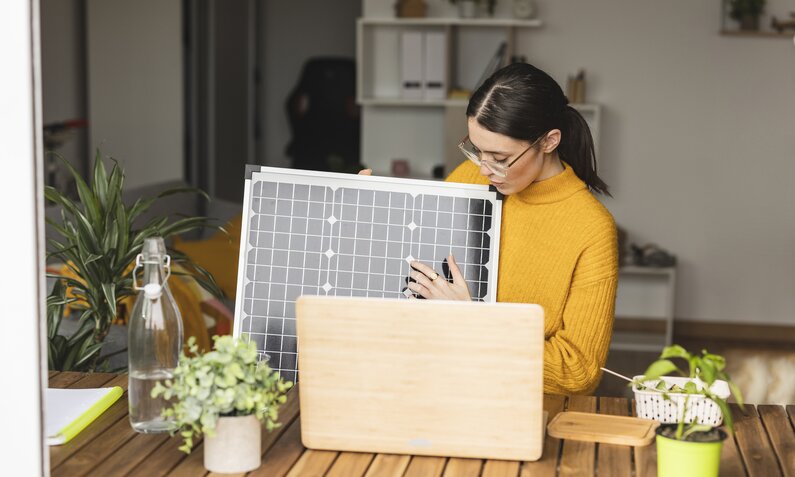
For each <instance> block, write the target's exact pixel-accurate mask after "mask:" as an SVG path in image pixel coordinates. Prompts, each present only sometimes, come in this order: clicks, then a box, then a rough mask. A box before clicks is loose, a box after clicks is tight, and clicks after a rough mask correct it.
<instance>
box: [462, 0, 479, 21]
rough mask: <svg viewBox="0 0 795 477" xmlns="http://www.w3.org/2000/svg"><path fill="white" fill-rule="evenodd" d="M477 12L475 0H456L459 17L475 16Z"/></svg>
mask: <svg viewBox="0 0 795 477" xmlns="http://www.w3.org/2000/svg"><path fill="white" fill-rule="evenodd" d="M477 14H478V4H477V2H476V1H475V0H458V15H459V16H460V17H461V18H475V17H476V16H477Z"/></svg>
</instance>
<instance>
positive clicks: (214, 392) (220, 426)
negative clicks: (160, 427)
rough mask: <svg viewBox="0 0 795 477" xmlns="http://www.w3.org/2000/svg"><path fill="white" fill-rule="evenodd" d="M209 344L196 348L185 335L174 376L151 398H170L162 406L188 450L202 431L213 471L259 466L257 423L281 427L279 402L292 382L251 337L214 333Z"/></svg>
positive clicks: (206, 460)
mask: <svg viewBox="0 0 795 477" xmlns="http://www.w3.org/2000/svg"><path fill="white" fill-rule="evenodd" d="M213 340H214V346H213V350H212V351H209V352H207V353H204V354H198V351H199V350H198V347H197V346H196V344H195V342H193V340H191V341H189V352H188V353H187V354H186V353H184V352H183V354H182V356H181V357H180V360H179V364H178V365H177V368H176V369H175V370H174V374H173V378H172V379H169V380H166V381H164V382H160V383H157V384H156V385H155V387H154V389H152V399H165V400H167V401H170V402H171V403H172V404H171V406H170V407H168V408H167V409H166V411H165V415H166V417H169V418H172V419H173V420H174V421H175V424H176V426H177V432H179V433H180V435H181V436H182V438H183V440H184V442H183V445H182V446H181V447H180V450H182V451H184V452H186V453H190V451H191V449H192V448H193V443H194V439H195V438H197V437H198V436H200V435H204V436H205V439H204V466H205V467H206V468H207V469H208V470H210V471H212V472H221V473H237V472H248V471H251V470H254V469H256V468H257V467H259V466H260V462H261V452H260V443H261V442H260V440H261V435H262V434H261V426H262V424H264V425H265V427H266V429H267V430H268V431H272V430H273V429H275V428H277V427H279V423H278V419H279V406H280V405H281V404H283V403H284V402H285V401H286V399H287V397H286V395H287V391H288V390H289V389H290V388H292V386H293V383H291V382H289V381H284V380H283V379H282V378H281V377H280V376H279V373H278V372H277V371H274V370H272V369H271V368H270V367H268V365H267V364H266V363H265V362H264V361H258V359H257V356H258V352H257V347H256V344H255V343H254V341H249V340H247V339H246V338H234V337H232V336H220V337H219V336H214V337H213Z"/></svg>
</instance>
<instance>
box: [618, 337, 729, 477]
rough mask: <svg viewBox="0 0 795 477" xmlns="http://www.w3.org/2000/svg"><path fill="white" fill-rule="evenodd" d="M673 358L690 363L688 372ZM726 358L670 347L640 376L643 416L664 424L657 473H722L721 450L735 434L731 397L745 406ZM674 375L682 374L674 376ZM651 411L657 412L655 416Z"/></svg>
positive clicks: (659, 434) (639, 399)
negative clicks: (721, 427) (731, 375)
mask: <svg viewBox="0 0 795 477" xmlns="http://www.w3.org/2000/svg"><path fill="white" fill-rule="evenodd" d="M672 359H678V360H684V361H685V362H687V367H688V371H687V372H685V371H684V370H682V369H680V368H679V366H677V364H676V363H674V361H672ZM725 367H726V360H725V359H724V358H723V357H722V356H719V355H716V354H711V353H708V352H707V351H706V350H703V351H702V352H701V354H700V355H699V354H691V353H689V352H687V351H686V350H685V349H684V348H682V347H681V346H678V345H674V346H668V347H666V348H665V349H664V350H663V352H662V353H661V354H660V357H659V359H658V360H657V361H655V362H653V363H652V364H651V365H650V366H649V367H648V369H646V372H645V373H643V376H635V379H633V383H632V388H633V390H634V391H635V398H636V406H637V409H638V416H639V417H651V418H653V419H656V420H659V421H660V422H662V423H663V424H662V425H661V426H660V427H659V428H658V429H657V474H658V475H659V476H660V477H668V476H678V477H683V476H685V477H686V476H699V477H709V476H716V477H717V475H718V468H719V465H720V453H721V448H722V445H723V440H724V439H726V437H727V436H726V433H725V432H724V431H723V430H721V429H720V428H718V427H717V426H719V425H720V424H721V422H725V424H726V427H727V428H728V429H729V431H730V432H731V431H732V430H733V426H732V424H733V421H732V413H731V410H730V409H729V406H728V404H727V403H726V399H727V398H728V397H729V395H730V394H731V395H734V398H735V399H736V400H737V402H738V404H740V406H741V407H742V405H743V400H742V394H741V393H740V390H739V388H737V386H736V385H735V384H734V383H732V381H731V379H730V378H729V375H728V374H726V372H725V371H724V369H725ZM671 373H677V374H680V375H681V376H682V377H678V376H670V374H671ZM649 414H651V415H649Z"/></svg>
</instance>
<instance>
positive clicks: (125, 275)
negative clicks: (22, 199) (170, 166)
mask: <svg viewBox="0 0 795 477" xmlns="http://www.w3.org/2000/svg"><path fill="white" fill-rule="evenodd" d="M63 162H64V164H65V165H66V167H67V168H68V169H69V171H70V173H71V174H72V176H73V178H74V181H75V184H76V186H77V195H78V200H77V201H74V200H72V199H71V198H70V197H68V196H67V195H66V194H63V193H61V192H59V191H58V190H56V189H55V188H53V187H49V186H48V187H45V189H44V196H45V198H46V199H47V200H48V201H49V202H52V203H54V204H56V205H58V206H60V209H61V210H60V212H61V216H60V221H57V220H50V219H47V224H48V226H49V227H52V228H53V229H54V230H55V231H56V232H57V235H58V236H59V238H58V239H50V240H48V249H49V251H48V254H47V258H48V260H51V259H55V260H57V261H59V262H62V263H63V264H64V266H65V271H64V272H62V273H56V274H49V275H48V276H50V277H52V278H55V279H57V282H56V286H55V287H54V288H53V291H52V293H51V294H50V296H49V298H48V300H47V317H48V333H47V337H48V343H47V345H48V364H49V367H50V369H53V370H60V371H66V370H76V371H93V370H95V369H96V368H98V367H99V366H101V365H102V364H103V363H104V362H105V361H106V358H108V357H109V356H100V353H101V349H102V345H103V342H104V340H105V338H106V336H107V335H108V332H109V331H110V327H111V324H112V323H113V322H114V320H115V319H116V318H117V309H118V305H119V303H120V302H121V301H122V300H124V299H125V298H126V297H129V296H132V295H134V294H135V291H134V290H133V280H132V276H131V272H132V265H133V264H134V262H135V257H136V256H137V255H138V254H139V253H140V252H141V247H142V245H143V243H144V240H145V239H146V238H147V237H153V236H160V237H163V238H164V239H167V238H168V237H171V236H174V235H178V234H183V233H187V232H191V231H194V230H197V229H201V228H203V227H206V226H209V225H210V219H208V218H206V217H186V218H180V219H176V220H172V219H171V218H169V217H154V218H151V219H149V220H148V221H146V222H144V223H139V222H140V220H139V219H140V218H141V216H142V214H144V213H145V212H146V211H148V210H149V209H150V208H151V207H152V205H153V204H154V203H155V202H156V201H157V200H158V199H160V198H162V197H165V196H168V195H172V194H177V193H199V194H202V195H204V196H205V197H206V194H204V193H203V192H202V191H200V190H198V189H193V188H181V189H170V190H167V191H164V192H162V193H160V194H159V195H158V196H157V197H151V198H143V197H141V198H139V199H138V200H136V201H135V202H134V203H133V204H132V205H130V206H128V205H125V204H124V202H123V201H122V189H123V187H124V172H123V170H122V168H121V166H120V165H119V164H118V163H117V162H116V161H114V163H113V166H112V168H111V170H110V173H108V172H107V169H106V168H105V164H104V162H103V159H102V157H101V155H100V153H99V151H97V155H96V158H95V160H94V167H93V173H92V178H91V183H90V184H89V183H87V182H86V181H85V180H84V179H83V177H81V175H80V174H79V173H78V172H77V171H76V170H75V169H74V167H72V165H71V164H69V162H68V161H65V160H63ZM169 254H170V255H171V256H172V260H173V261H174V262H175V263H176V264H179V265H180V266H181V269H182V270H183V271H182V272H178V273H182V274H189V275H191V276H192V277H193V278H194V279H196V281H197V282H198V283H199V284H201V285H202V286H203V287H204V288H205V289H207V290H208V291H209V292H210V293H212V294H214V295H216V296H219V297H220V296H223V292H222V291H221V290H220V288H218V286H217V284H216V283H215V280H214V279H213V278H212V275H210V274H209V273H208V272H207V271H206V270H204V269H203V268H201V267H200V266H198V265H197V264H195V263H193V262H192V261H191V260H190V259H188V258H187V256H185V255H184V254H182V253H180V252H178V251H176V250H173V249H169ZM175 273H176V272H175ZM67 288H68V294H67ZM66 305H69V307H70V308H71V309H72V310H74V311H75V312H76V313H77V315H78V329H77V331H75V332H74V333H73V334H72V335H71V336H69V337H66V336H63V335H61V334H60V333H59V329H60V324H61V320H62V318H63V313H64V308H65V306H66Z"/></svg>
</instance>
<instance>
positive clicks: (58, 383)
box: [48, 373, 88, 388]
mask: <svg viewBox="0 0 795 477" xmlns="http://www.w3.org/2000/svg"><path fill="white" fill-rule="evenodd" d="M85 376H88V373H58V374H56V375H55V376H53V377H51V378H49V379H48V386H49V387H51V388H68V387H69V386H71V385H72V384H74V383H75V382H77V381H79V380H81V379H83V378H84V377H85Z"/></svg>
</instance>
